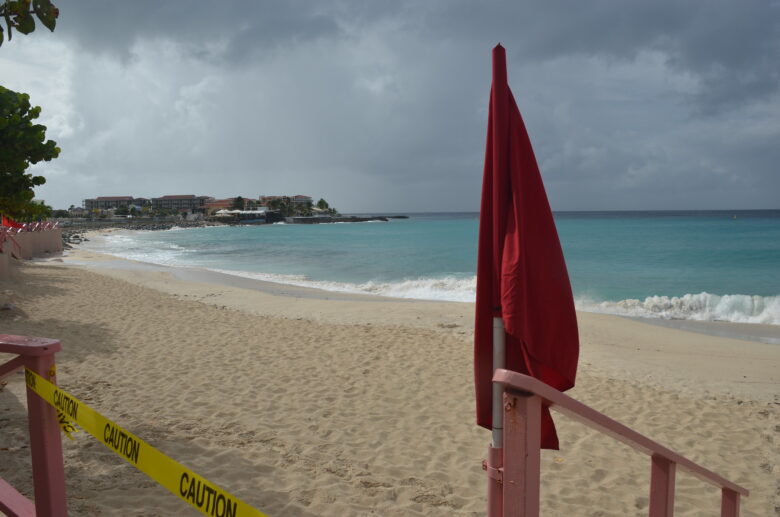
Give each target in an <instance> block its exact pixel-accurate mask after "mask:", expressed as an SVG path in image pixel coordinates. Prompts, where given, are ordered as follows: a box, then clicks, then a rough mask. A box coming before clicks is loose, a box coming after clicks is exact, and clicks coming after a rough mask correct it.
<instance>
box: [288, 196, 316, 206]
mask: <svg viewBox="0 0 780 517" xmlns="http://www.w3.org/2000/svg"><path fill="white" fill-rule="evenodd" d="M292 202H293V203H295V204H296V205H305V204H306V203H311V202H312V200H311V196H302V195H300V194H298V195H297V196H293V197H292Z"/></svg>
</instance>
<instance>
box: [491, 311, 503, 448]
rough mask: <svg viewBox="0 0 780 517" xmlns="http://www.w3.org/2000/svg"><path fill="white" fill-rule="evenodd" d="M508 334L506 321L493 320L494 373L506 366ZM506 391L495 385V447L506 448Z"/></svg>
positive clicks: (495, 318) (500, 319) (498, 318)
mask: <svg viewBox="0 0 780 517" xmlns="http://www.w3.org/2000/svg"><path fill="white" fill-rule="evenodd" d="M505 350H506V334H505V332H504V320H503V318H501V317H500V316H498V317H494V318H493V373H495V372H496V370H498V369H499V368H503V367H504V366H505V361H506V360H505V358H506V351H505ZM503 397H504V389H503V387H502V386H501V385H500V384H497V383H493V447H494V448H496V449H500V448H502V447H503V446H504V407H503Z"/></svg>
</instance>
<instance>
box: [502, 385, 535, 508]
mask: <svg viewBox="0 0 780 517" xmlns="http://www.w3.org/2000/svg"><path fill="white" fill-rule="evenodd" d="M541 417H542V399H541V398H539V397H538V396H536V395H533V394H532V393H518V392H511V391H510V392H504V475H503V478H504V517H538V516H539V473H540V469H541V463H540V462H541Z"/></svg>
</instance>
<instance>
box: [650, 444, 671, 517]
mask: <svg viewBox="0 0 780 517" xmlns="http://www.w3.org/2000/svg"><path fill="white" fill-rule="evenodd" d="M675 470H676V464H675V463H674V462H672V461H669V460H668V459H666V458H664V457H663V456H658V455H656V454H654V455H653V456H652V457H651V464H650V513H649V515H650V517H672V515H674V474H675Z"/></svg>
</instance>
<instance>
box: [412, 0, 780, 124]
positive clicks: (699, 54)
mask: <svg viewBox="0 0 780 517" xmlns="http://www.w3.org/2000/svg"><path fill="white" fill-rule="evenodd" d="M428 5H429V10H428V14H427V16H426V23H427V25H428V26H429V27H431V28H432V29H434V30H435V32H436V33H437V34H439V35H442V36H445V37H452V38H468V39H471V40H473V41H475V42H478V44H480V45H485V44H488V43H489V42H491V41H494V40H496V39H501V40H502V41H505V42H506V43H507V46H509V47H510V48H512V49H513V50H514V56H515V57H514V59H515V60H516V61H517V62H519V63H523V62H528V61H544V60H549V59H552V58H556V57H560V56H568V55H591V56H603V57H605V58H609V59H620V60H632V59H634V58H635V57H636V56H637V54H639V53H640V52H643V51H647V50H657V51H660V52H663V53H664V54H665V55H666V57H667V59H668V63H669V65H671V66H672V67H674V68H675V69H676V70H677V71H680V72H686V73H691V74H693V75H695V76H696V77H697V78H699V79H700V81H701V88H700V91H698V92H697V93H696V95H694V96H693V97H694V100H695V102H697V103H699V105H700V108H702V109H703V110H705V111H708V112H709V111H712V110H717V109H719V108H728V107H732V106H734V105H738V104H740V103H743V102H745V101H752V100H754V99H755V98H756V97H759V96H760V97H766V96H768V95H771V94H773V93H776V92H777V91H778V88H779V87H780V2H777V1H765V0H747V1H740V2H732V1H728V0H719V1H712V2H679V1H674V0H654V1H647V2H625V1H622V0H593V1H588V2H569V1H560V0H551V1H544V2H512V1H506V2H491V3H485V4H480V5H479V7H478V8H475V5H474V3H473V2H468V1H455V2H449V1H448V2H444V3H442V4H438V5H437V7H436V8H435V9H431V8H430V4H428ZM497 36H499V37H498V38H497Z"/></svg>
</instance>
